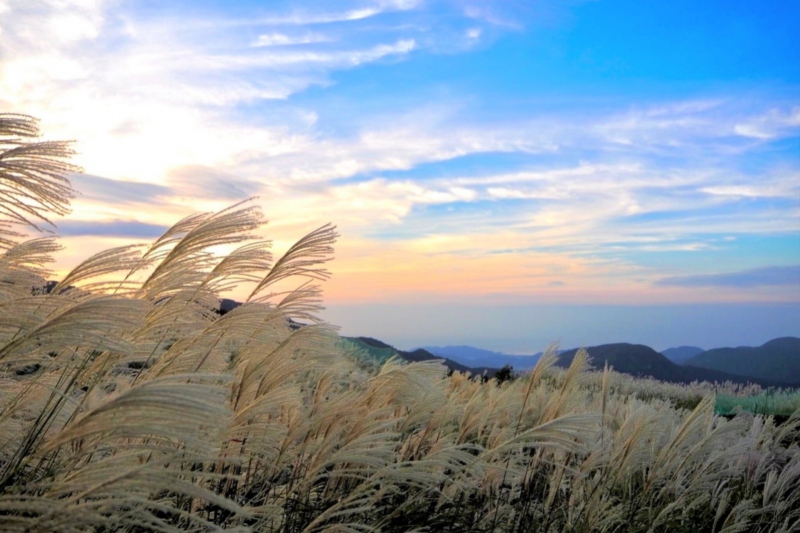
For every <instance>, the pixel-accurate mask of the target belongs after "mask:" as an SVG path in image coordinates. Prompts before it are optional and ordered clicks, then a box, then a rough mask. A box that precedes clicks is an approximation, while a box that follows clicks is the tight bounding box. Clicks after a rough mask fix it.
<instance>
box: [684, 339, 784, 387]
mask: <svg viewBox="0 0 800 533" xmlns="http://www.w3.org/2000/svg"><path fill="white" fill-rule="evenodd" d="M685 365H687V366H691V367H696V368H703V369H712V370H723V371H725V372H728V373H731V374H736V375H740V376H753V377H755V378H759V379H765V380H773V381H783V382H788V383H792V384H794V385H800V339H798V338H797V337H781V338H778V339H773V340H771V341H769V342H767V343H765V344H762V345H761V346H758V347H755V348H754V347H750V346H740V347H739V348H716V349H714V350H708V351H707V352H703V353H701V354H698V355H696V356H694V357H692V358H691V359H689V360H687V361H686V363H685Z"/></svg>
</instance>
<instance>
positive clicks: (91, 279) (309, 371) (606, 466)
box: [0, 116, 800, 533]
mask: <svg viewBox="0 0 800 533" xmlns="http://www.w3.org/2000/svg"><path fill="white" fill-rule="evenodd" d="M26 127H27V128H28V130H25V128H26ZM32 128H33V127H32V126H31V123H30V122H29V119H26V118H18V117H17V118H13V117H12V118H9V117H7V116H6V117H0V137H2V135H3V133H4V132H5V135H6V141H5V142H6V146H8V145H9V144H14V142H13V141H9V140H8V139H9V138H11V137H20V135H21V134H20V132H22V133H23V134H24V133H25V132H26V131H28V132H31V131H33V129H35V128H33V129H32ZM9 132H11V133H13V135H11V133H9ZM22 136H23V137H24V135H22ZM29 142H32V141H29ZM18 145H19V146H35V145H31V144H27V145H26V144H25V143H24V142H22V141H19V142H18ZM59 149H60V150H62V151H48V148H47V147H46V146H45V147H42V146H38V147H35V148H30V149H29V151H28V152H27V153H25V151H24V150H21V151H18V152H16V156H14V157H17V159H16V160H14V159H13V158H12V157H11V156H9V155H8V150H13V148H7V149H6V151H5V152H3V153H0V162H2V163H3V164H4V165H5V166H4V167H2V172H3V174H2V179H3V180H4V181H3V183H4V186H6V187H12V186H13V187H16V188H17V189H18V190H21V191H27V194H29V195H30V196H31V197H33V198H37V197H39V198H40V200H39V202H40V203H39V204H38V205H39V207H38V209H40V214H45V213H46V212H47V210H48V209H49V208H51V207H52V206H53V205H55V204H54V202H58V201H62V204H58V205H61V206H62V207H63V206H65V205H66V202H67V201H68V199H69V194H68V193H69V191H68V190H66V189H65V190H63V191H61V192H59V191H55V192H54V190H53V189H50V188H49V187H50V185H48V183H50V182H51V181H53V180H56V182H58V183H63V182H61V181H58V180H57V178H59V177H60V176H61V174H63V173H64V171H65V168H66V167H64V166H58V165H56V164H53V165H50V164H49V162H50V161H56V162H59V161H63V160H64V158H65V157H66V156H67V155H68V154H66V153H65V152H63V147H60V148H59ZM12 155H13V154H12ZM4 158H5V159H4ZM20 158H22V159H20ZM25 158H27V159H25ZM9 161H16V166H9ZM9 168H11V170H9ZM19 169H22V170H24V172H22V171H20V170H19ZM15 180H16V181H15ZM9 183H10V184H11V185H8V184H9ZM26 187H27V188H26ZM45 193H48V194H50V193H52V195H51V196H47V197H41V195H42V194H45ZM37 195H39V196H37ZM20 202H21V204H19V205H17V204H14V203H13V202H7V203H6V204H5V207H6V212H8V213H12V214H13V213H17V212H19V213H25V214H27V215H28V216H32V215H31V211H30V210H25V207H26V206H27V207H28V208H29V207H30V205H29V204H30V202H31V200H30V198H28V199H26V200H24V201H22V200H20ZM20 210H22V211H20ZM20 216H22V215H20ZM262 222H263V220H262V217H261V214H260V211H259V210H258V209H257V208H256V207H253V206H251V205H250V204H243V205H238V206H234V207H232V208H231V209H229V210H226V211H223V212H220V213H205V214H199V215H195V216H192V217H189V218H186V219H184V220H182V221H179V222H178V223H177V224H176V225H175V226H174V227H173V228H171V229H170V230H169V231H168V232H167V233H166V234H165V235H164V236H163V237H161V238H160V239H158V240H156V241H155V242H154V243H152V244H150V245H148V246H144V247H125V248H117V249H113V250H109V251H106V252H103V253H100V254H97V255H95V256H92V257H90V258H87V259H86V261H84V262H83V263H82V264H81V265H79V266H78V267H76V268H75V269H74V270H73V271H72V272H71V273H70V274H69V275H67V276H66V278H65V279H63V280H61V281H60V283H58V284H57V285H55V286H54V287H51V289H52V290H50V291H49V292H48V291H42V290H32V287H42V286H43V284H44V282H45V280H46V279H47V276H48V272H47V266H48V264H50V261H51V255H52V253H53V252H54V251H55V250H56V248H57V245H56V242H55V240H54V239H52V238H39V239H34V240H27V241H21V242H17V241H15V239H17V237H15V236H14V235H12V234H9V233H5V234H4V235H5V241H4V242H5V252H4V253H3V254H2V255H1V256H0V306H2V313H0V524H2V529H3V530H4V531H19V532H23V531H26V532H27V531H97V532H106V531H130V532H139V531H165V532H172V531H220V530H232V531H249V530H253V531H268V532H285V533H295V532H297V533H299V532H307V533H311V532H329V533H334V532H341V533H344V532H348V533H363V532H373V531H383V532H398V533H399V532H409V533H410V532H412V531H416V532H423V531H430V532H435V531H443V532H454V533H455V532H459V533H461V532H509V533H511V532H520V533H521V532H528V531H543V532H548V531H549V532H562V531H571V532H590V531H598V532H599V531H605V532H639V531H640V532H649V531H653V532H674V531H682V532H695V531H714V532H728V533H732V532H764V533H766V532H779V531H784V532H789V531H797V530H798V528H800V446H799V445H800V434H799V433H798V428H799V427H800V413H797V412H795V414H794V415H793V416H792V417H790V418H789V419H788V420H787V421H786V422H784V423H782V424H776V423H775V422H774V420H773V419H771V418H769V417H764V416H760V415H752V414H748V413H741V414H738V415H736V416H734V417H732V418H731V419H727V418H725V417H720V416H717V415H716V414H715V402H716V401H717V400H716V398H717V396H716V395H717V394H718V393H719V392H721V391H722V392H726V393H728V394H736V395H740V396H741V395H746V394H750V392H752V391H748V390H744V389H735V388H725V387H726V386H723V387H722V388H720V387H719V386H714V385H710V384H695V385H687V386H674V385H667V384H663V383H659V382H654V381H652V380H636V379H633V378H630V377H627V376H621V375H619V374H615V373H613V372H610V371H605V372H602V373H596V372H595V373H591V372H588V371H587V364H586V353H585V352H581V353H579V354H578V355H577V356H576V357H575V359H574V361H573V364H572V366H571V367H570V368H569V369H567V370H558V369H554V368H552V367H551V365H552V363H553V361H554V356H553V355H552V353H550V354H548V355H546V356H544V357H543V358H542V360H541V361H540V363H539V365H538V366H537V367H536V368H535V369H534V370H533V371H532V372H530V373H529V374H526V375H523V376H521V377H519V378H518V379H516V380H514V381H511V382H506V383H503V384H498V383H496V382H495V381H494V380H489V381H488V382H486V383H483V382H482V381H480V380H473V379H470V378H469V377H468V376H465V375H462V374H459V373H454V374H453V375H452V376H447V375H446V372H445V368H444V367H443V366H442V365H441V364H439V363H436V362H425V363H414V364H405V363H403V362H401V361H399V360H398V359H396V358H390V359H389V360H386V361H384V362H375V361H374V360H371V358H366V357H364V354H363V351H361V352H360V351H359V350H357V349H355V347H354V346H352V345H350V346H347V345H346V344H345V343H342V342H341V340H340V338H339V337H338V335H337V334H336V332H335V330H334V329H333V328H332V327H331V326H328V325H326V324H324V323H321V322H320V321H319V320H317V319H316V314H317V312H318V310H319V308H320V307H319V306H320V303H321V302H320V292H319V287H318V286H317V284H316V283H317V282H319V281H322V280H324V279H325V278H326V277H327V272H326V271H325V269H324V266H325V263H326V262H327V261H328V260H330V259H331V257H332V245H333V243H334V241H335V238H336V232H335V230H334V228H333V227H331V226H324V227H322V228H320V229H318V230H316V231H314V232H312V233H310V234H309V235H307V236H306V237H303V238H302V239H300V240H299V241H298V243H297V244H296V245H295V246H294V247H292V248H291V249H290V250H289V251H288V252H287V253H286V254H285V255H283V256H282V257H280V258H277V259H276V260H273V258H272V257H271V256H270V253H269V243H267V242H264V241H260V240H257V239H255V238H253V237H252V235H253V234H254V232H255V231H256V230H257V229H259V228H260V227H261V224H262ZM220 245H230V246H233V248H234V251H232V252H231V253H230V254H228V255H226V256H218V255H215V254H213V253H211V250H212V249H217V248H218V247H219V246H220ZM292 281H294V282H295V285H294V287H292V288H291V290H286V289H285V287H286V286H287V283H290V282H292ZM234 285H239V286H246V287H247V288H248V290H249V293H250V297H249V298H248V299H247V301H246V302H245V303H244V305H242V306H240V307H238V308H236V309H234V310H233V311H231V312H229V313H227V314H225V315H224V316H221V317H220V316H219V315H218V314H217V313H215V312H214V311H213V309H214V308H215V306H217V305H218V298H219V296H220V294H221V292H222V291H224V290H226V289H229V288H230V287H232V286H234ZM278 287H283V288H281V289H280V290H278V289H277V288H278ZM290 287H291V286H290ZM289 318H291V319H292V320H294V321H300V322H303V323H306V324H308V325H307V326H305V327H301V328H295V327H290V322H289V321H288V320H287V319H289Z"/></svg>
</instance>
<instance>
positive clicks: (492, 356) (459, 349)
mask: <svg viewBox="0 0 800 533" xmlns="http://www.w3.org/2000/svg"><path fill="white" fill-rule="evenodd" d="M423 348H424V349H425V350H428V351H429V352H431V353H432V354H434V355H438V356H439V357H447V358H449V359H452V360H453V361H456V362H458V363H461V364H462V365H466V366H468V367H470V368H476V367H489V368H503V367H504V366H505V365H510V366H512V367H514V370H530V369H532V368H533V367H535V366H536V363H538V362H539V359H540V358H541V357H542V353H541V352H539V353H537V354H534V355H509V354H505V353H501V352H492V351H490V350H482V349H480V348H474V347H472V346H424V347H423Z"/></svg>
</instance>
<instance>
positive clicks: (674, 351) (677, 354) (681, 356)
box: [661, 346, 705, 365]
mask: <svg viewBox="0 0 800 533" xmlns="http://www.w3.org/2000/svg"><path fill="white" fill-rule="evenodd" d="M704 351H705V350H703V349H702V348H698V347H697V346H678V347H677V348H667V349H666V350H664V351H663V352H661V355H663V356H664V357H666V358H667V359H669V360H670V361H672V362H673V363H675V364H678V365H682V364H683V363H685V362H686V360H687V359H689V358H691V357H694V356H695V355H697V354H701V353H703V352H704Z"/></svg>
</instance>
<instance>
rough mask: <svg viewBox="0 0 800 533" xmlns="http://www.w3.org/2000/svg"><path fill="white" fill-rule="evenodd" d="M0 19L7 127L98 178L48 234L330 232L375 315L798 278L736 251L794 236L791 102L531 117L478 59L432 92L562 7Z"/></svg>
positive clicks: (35, 12)
mask: <svg viewBox="0 0 800 533" xmlns="http://www.w3.org/2000/svg"><path fill="white" fill-rule="evenodd" d="M187 5H188V4H187ZM3 9H5V11H4V12H3V15H2V18H0V39H2V46H3V54H2V59H0V61H2V63H0V111H15V112H27V113H31V114H33V115H38V116H41V117H42V118H43V119H44V124H43V128H44V130H45V131H46V132H47V134H48V135H49V136H52V137H54V138H74V139H77V140H78V141H79V144H78V145H77V147H78V150H79V152H80V153H79V155H78V157H77V162H78V163H80V164H82V165H83V166H84V167H85V168H86V169H87V171H88V172H89V174H87V175H83V176H78V177H76V178H75V183H76V187H77V189H78V190H79V191H81V192H82V193H83V194H82V196H81V197H79V198H78V199H77V200H76V202H75V204H74V206H75V213H74V214H73V215H72V218H71V219H70V220H71V221H72V222H67V221H64V222H62V223H60V228H62V229H63V231H64V232H65V234H68V235H69V236H70V237H69V238H70V239H78V238H83V237H88V236H91V235H94V236H97V237H103V236H105V237H108V238H112V237H113V238H120V239H121V238H134V237H147V236H149V235H150V233H155V232H156V231H157V229H158V228H163V227H164V226H165V225H168V224H169V223H170V222H172V221H174V220H176V219H177V218H179V217H180V216H183V215H185V214H186V213H188V212H190V211H194V210H198V209H201V210H209V209H216V208H220V207H223V206H225V205H227V204H230V203H232V202H235V201H238V200H240V199H244V198H247V197H251V196H259V197H260V202H261V203H262V204H263V205H264V206H265V208H266V212H267V214H268V216H269V218H270V219H271V220H272V221H273V222H272V225H271V226H270V228H271V230H270V231H272V232H274V233H273V235H274V236H275V237H276V241H277V243H278V244H279V245H280V243H285V242H288V239H289V238H290V237H291V236H294V237H296V236H297V235H298V234H299V233H302V231H304V230H307V229H309V228H310V227H313V226H314V225H316V224H318V223H322V222H327V221H329V220H331V221H334V222H337V223H338V224H339V226H340V228H341V230H342V232H343V234H344V237H343V240H342V244H341V249H342V250H343V257H342V258H341V261H339V262H337V266H335V267H334V268H338V269H340V271H341V273H342V277H343V278H345V279H350V278H352V279H355V278H356V277H357V276H362V277H364V279H367V278H368V279H369V280H370V281H369V283H366V282H365V285H364V287H367V288H368V289H367V288H365V289H364V295H363V297H364V298H367V297H368V296H369V294H374V295H378V294H381V291H383V292H384V293H389V292H391V293H392V294H394V295H397V294H401V293H402V292H403V290H412V289H413V290H414V291H435V292H437V294H441V293H442V291H445V290H449V291H456V292H457V291H461V292H463V293H465V294H469V293H476V294H477V293H480V294H484V295H487V294H493V295H498V294H505V295H506V296H507V297H510V296H509V295H514V294H518V293H519V294H523V295H527V296H525V297H529V296H531V295H536V294H545V293H546V296H547V297H548V298H554V299H557V298H562V297H563V298H567V297H569V298H576V299H577V298H580V295H581V294H583V295H587V294H595V295H596V297H597V298H601V297H608V293H609V291H611V290H612V289H611V288H613V290H615V291H622V292H625V291H627V293H626V294H630V295H635V292H636V291H646V290H652V288H653V287H656V288H658V287H661V288H664V287H669V288H670V290H672V291H676V292H680V291H681V290H683V289H686V291H685V292H683V293H681V294H679V295H678V296H675V298H678V297H686V295H687V294H688V293H690V292H691V291H690V290H688V288H692V287H700V286H711V285H701V284H700V283H701V282H700V281H695V283H696V284H695V285H691V283H678V282H674V281H667V280H670V279H671V280H681V279H684V281H685V280H686V279H688V278H690V277H691V276H688V277H685V278H678V277H675V276H673V274H674V273H675V272H676V271H677V272H680V271H681V270H679V269H677V266H680V265H687V264H690V265H691V264H694V263H692V261H694V260H695V259H694V258H705V259H704V261H711V262H715V261H722V260H720V259H715V258H717V257H723V256H724V257H726V258H728V259H725V260H726V261H728V260H730V259H729V257H730V256H731V255H735V256H736V257H740V258H744V259H743V260H746V261H751V262H749V263H745V264H744V266H754V267H755V266H759V265H764V264H778V263H781V264H784V263H786V262H794V261H795V260H800V252H797V251H792V250H791V249H786V248H782V247H778V246H772V247H771V248H770V249H769V250H767V247H766V246H764V247H763V250H762V251H763V254H764V255H761V256H756V257H755V258H753V259H752V260H751V259H749V258H750V257H751V256H749V255H747V254H744V253H743V252H742V250H741V249H738V248H737V246H743V245H741V244H740V243H741V242H742V240H741V239H740V240H736V239H737V238H741V237H746V236H748V235H757V236H761V237H764V238H765V239H773V238H778V237H780V236H784V235H787V234H792V235H796V234H797V232H798V231H800V205H798V202H797V198H798V197H800V180H799V179H798V176H800V174H798V160H797V157H796V154H795V155H794V156H792V155H791V153H790V152H791V150H790V149H787V148H786V146H787V145H788V144H789V143H791V142H795V141H796V139H797V137H798V136H800V111H798V110H799V109H800V107H798V102H797V98H796V95H794V94H793V93H791V92H790V91H786V90H782V89H780V87H778V88H777V89H772V88H769V87H767V88H761V89H759V90H758V91H749V90H744V89H741V90H740V89H737V88H726V87H722V88H719V89H714V88H711V89H704V90H702V91H697V92H695V93H686V91H684V92H683V93H681V94H673V95H672V96H665V95H664V93H660V94H658V95H655V94H641V93H636V92H635V91H632V92H631V93H630V94H622V95H616V96H615V95H611V96H606V95H604V94H589V95H588V96H587V95H584V96H570V94H569V89H570V88H569V87H566V88H565V89H564V91H563V92H564V95H563V96H557V97H556V96H552V95H550V96H547V95H543V96H537V95H526V96H525V97H522V96H517V94H516V92H515V91H519V90H520V87H521V86H522V85H526V84H527V82H525V83H521V82H519V81H518V80H516V78H515V79H514V80H513V82H514V83H512V84H508V86H504V85H503V84H502V83H500V82H499V81H494V80H481V79H479V78H480V76H479V75H477V74H476V75H472V74H471V68H472V66H471V65H472V63H469V62H465V63H464V65H470V68H466V67H463V68H460V69H456V70H458V76H459V78H458V79H457V80H453V81H451V80H450V79H448V78H447V76H456V74H452V73H450V74H447V75H446V76H445V75H441V76H440V75H439V72H438V70H439V69H440V68H441V67H442V65H447V62H446V61H443V58H446V59H448V60H449V59H450V58H455V59H457V58H458V57H462V56H464V55H465V54H468V53H473V52H474V53H476V54H484V55H478V56H476V60H478V62H480V61H483V62H484V63H487V64H494V62H495V60H496V62H497V64H498V68H499V65H500V63H502V61H503V60H505V59H506V58H505V57H497V56H491V54H490V53H489V52H491V46H492V43H493V39H496V38H497V37H498V36H500V35H503V34H504V33H508V32H511V33H513V34H514V39H509V40H508V41H507V42H505V43H504V45H503V46H505V47H509V46H512V45H513V44H514V42H516V41H515V39H516V40H519V41H521V40H522V38H523V37H527V35H526V32H530V31H531V30H530V28H531V27H534V28H541V26H542V25H550V26H553V25H557V24H558V23H559V21H563V20H567V19H569V18H570V17H571V15H570V11H569V9H568V8H566V7H563V6H559V5H557V3H555V2H549V1H547V2H537V3H536V6H535V8H529V7H525V6H522V5H517V4H511V3H507V2H478V3H476V2H467V3H464V4H459V5H456V4H450V3H430V2H419V1H414V0H396V1H367V0H364V1H361V0H359V1H352V2H345V3H340V4H337V7H336V8H331V7H325V6H322V5H320V4H319V3H316V2H305V3H302V2H301V3H292V7H291V8H290V9H283V10H281V9H280V8H276V9H275V10H269V9H266V8H264V9H262V8H258V9H255V8H253V9H249V8H245V7H243V8H242V9H241V10H239V12H237V13H235V14H234V13H230V12H226V11H225V10H224V9H222V8H206V10H203V9H201V8H194V9H191V10H187V12H179V11H180V10H178V11H166V10H160V9H149V10H147V9H143V8H142V6H141V5H140V4H138V3H133V4H119V3H117V2H111V1H107V0H67V1H66V2H61V3H31V2H27V1H25V0H7V1H6V2H5V3H4V4H3ZM248 14H249V15H250V16H247V15H248ZM545 19H546V20H545ZM33 28H36V29H37V31H33V30H32V29H33ZM43 34H46V35H47V38H46V39H44V38H42V35H43ZM537 46H538V45H537ZM559 46H560V45H559ZM503 50H507V48H504V49H503ZM537 50H538V49H537ZM501 53H503V54H505V53H506V52H505V51H503V52H501ZM537 53H538V52H537ZM525 54H527V55H525ZM525 54H523V55H525V57H528V56H530V57H536V54H534V53H533V52H532V51H531V49H526V50H525ZM455 59H454V60H455ZM476 64H477V63H476ZM409 65H417V67H418V69H419V70H415V69H413V68H409ZM426 69H427V70H426ZM429 79H430V80H433V81H429ZM488 81H492V83H495V85H492V86H491V88H490V89H489V90H483V85H482V84H483V83H487V82H488ZM533 85H535V84H533ZM509 87H511V88H509ZM508 91H511V93H509V92H508ZM759 91H760V92H759ZM754 94H755V95H756V96H753V95H754ZM143 206H157V209H145V208H143ZM776 236H777V237H776ZM726 239H729V240H726ZM413 254H420V257H424V259H419V260H412V259H409V257H410V256H411V255H413ZM726 254H728V255H726ZM736 254H738V255H736ZM792 254H794V255H792ZM796 256H797V257H796ZM467 257H468V258H469V261H467V262H460V261H464V258H467ZM536 262H542V263H543V264H547V265H550V267H552V268H550V269H549V270H548V268H544V269H543V270H537V269H536V268H534V267H531V266H530V265H533V264H535V263H536ZM390 264H391V265H390ZM453 264H458V265H459V266H458V269H460V270H456V267H453V266H448V265H453ZM364 265H369V268H371V269H372V270H371V271H370V272H369V273H365V272H364V268H365V267H364ZM570 265H572V267H573V268H571V267H570ZM689 268H690V267H689ZM487 269H488V270H487ZM487 271H491V272H492V273H493V274H492V275H493V276H496V279H488V278H487V276H486V275H485V272H487ZM414 276H417V277H426V278H425V279H429V280H431V281H430V282H427V281H425V282H423V281H419V280H415V279H414ZM401 278H402V279H404V280H405V281H404V282H403V283H399V284H398V285H397V288H396V289H389V288H385V287H384V288H381V287H382V286H381V284H382V283H385V284H390V283H392V280H393V279H401ZM701 281H702V280H701ZM725 286H726V287H730V288H736V287H745V286H746V285H736V284H730V285H725ZM765 286H767V285H758V286H757V287H756V288H759V290H761V288H763V287H765ZM335 287H336V286H334V290H333V292H335V293H336V291H339V292H338V293H337V294H339V295H340V297H341V298H347V291H346V290H344V289H342V290H339V289H336V288H335ZM402 287H405V289H403V288H402ZM631 287H633V288H631ZM369 291H372V292H369ZM537 291H539V292H537ZM541 291H545V292H544V293H542V292H541ZM666 292H668V291H666V290H662V291H661V292H658V293H653V294H654V296H653V297H659V298H667V296H664V294H665V293H666ZM753 292H754V291H750V292H749V293H748V294H752V293H753ZM604 294H605V296H603V295H604ZM374 297H375V298H377V297H378V296H374ZM631 297H634V296H631ZM669 297H672V296H669ZM731 297H732V296H731ZM747 297H748V298H749V297H750V296H747ZM763 297H764V298H773V297H774V294H773V293H769V292H764V293H763Z"/></svg>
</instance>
